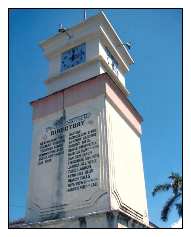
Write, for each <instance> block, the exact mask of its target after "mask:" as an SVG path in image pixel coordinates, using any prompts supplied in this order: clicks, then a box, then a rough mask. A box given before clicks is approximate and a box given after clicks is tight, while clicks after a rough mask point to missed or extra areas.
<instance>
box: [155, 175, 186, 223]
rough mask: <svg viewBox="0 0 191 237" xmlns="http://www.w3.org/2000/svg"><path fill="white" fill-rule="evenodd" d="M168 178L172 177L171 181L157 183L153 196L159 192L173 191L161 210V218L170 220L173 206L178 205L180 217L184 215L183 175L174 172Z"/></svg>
mask: <svg viewBox="0 0 191 237" xmlns="http://www.w3.org/2000/svg"><path fill="white" fill-rule="evenodd" d="M168 178H169V179H170V182H169V183H165V184H159V185H156V186H155V187H154V189H153V191H152V195H153V196H155V195H156V194H157V193H159V192H167V191H171V192H172V194H171V196H170V198H169V199H168V200H167V201H166V203H165V204H164V206H163V208H162V211H161V219H162V220H163V221H167V220H168V216H169V213H170V211H171V209H172V208H173V206H175V207H176V210H177V212H178V215H179V217H182V176H180V175H179V174H178V173H173V172H172V173H171V175H170V176H169V177H168ZM178 201H179V202H178ZM177 202H178V203H177Z"/></svg>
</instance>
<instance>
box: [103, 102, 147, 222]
mask: <svg viewBox="0 0 191 237" xmlns="http://www.w3.org/2000/svg"><path fill="white" fill-rule="evenodd" d="M106 117H107V127H108V129H107V131H108V151H109V161H110V167H109V168H110V170H109V173H110V187H111V192H112V193H113V192H114V191H115V190H116V191H117V192H118V194H119V196H120V199H121V201H122V202H123V203H124V204H126V205H127V206H129V207H130V208H132V209H134V210H135V211H137V212H139V213H140V214H142V215H143V216H145V214H146V213H147V202H146V193H145V183H144V171H143V165H142V153H141V143H140V137H139V136H138V135H137V134H136V133H135V132H134V131H133V130H132V128H131V127H130V126H129V125H128V123H127V122H126V121H125V120H124V119H123V118H122V117H121V116H120V114H119V113H118V112H116V110H115V109H114V108H113V106H112V105H111V104H110V103H109V102H108V101H106ZM111 202H112V207H113V208H114V209H116V208H117V205H118V204H117V201H116V198H115V197H114V195H112V200H111ZM146 219H147V218H146Z"/></svg>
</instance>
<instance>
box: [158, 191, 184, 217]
mask: <svg viewBox="0 0 191 237" xmlns="http://www.w3.org/2000/svg"><path fill="white" fill-rule="evenodd" d="M180 195H181V194H177V195H174V196H173V197H171V198H169V199H168V201H167V202H166V203H165V205H164V207H163V209H162V211H161V219H162V220H163V221H167V220H168V214H169V212H170V210H171V208H172V207H173V204H174V202H175V201H176V200H177V199H178V198H179V197H180Z"/></svg>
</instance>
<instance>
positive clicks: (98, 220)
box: [9, 211, 154, 229]
mask: <svg viewBox="0 0 191 237" xmlns="http://www.w3.org/2000/svg"><path fill="white" fill-rule="evenodd" d="M9 228H61V229H65V228H67V229H75V228H93V229H94V228H130V229H134V228H135V229H138V228H139V229H140V228H154V226H152V225H149V226H147V225H145V224H144V223H140V222H138V221H136V220H134V219H132V218H131V217H129V216H128V215H126V214H124V213H122V212H120V211H109V212H102V213H93V214H89V215H86V216H81V217H71V218H60V219H55V220H46V221H42V222H37V223H15V224H14V223H12V224H10V226H9Z"/></svg>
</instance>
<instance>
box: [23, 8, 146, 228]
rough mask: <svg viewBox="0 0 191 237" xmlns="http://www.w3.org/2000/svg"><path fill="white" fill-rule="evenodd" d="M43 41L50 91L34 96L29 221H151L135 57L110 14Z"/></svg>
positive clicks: (140, 224)
mask: <svg viewBox="0 0 191 237" xmlns="http://www.w3.org/2000/svg"><path fill="white" fill-rule="evenodd" d="M40 46H41V47H42V49H43V52H44V55H45V57H46V58H47V59H48V61H49V73H48V78H47V80H46V81H45V84H46V87H47V95H46V96H45V97H43V98H40V99H37V100H35V101H33V102H31V105H32V108H33V144H32V159H31V166H30V182H29V194H28V206H27V213H26V220H27V222H28V223H29V224H30V225H32V226H33V227H39V225H40V226H41V227H42V226H43V227H46V228H49V227H50V228H52V227H53V228H81V227H82V228H84V227H86V228H117V227H126V228H133V227H135V228H146V227H149V219H148V211H147V201H146V192H145V183H144V171H143V164H142V153H141V143H140V137H141V122H142V117H141V115H140V114H139V113H138V112H137V110H136V109H135V107H134V106H133V105H132V103H131V102H130V101H129V99H128V95H129V92H128V90H127V88H126V86H125V75H126V74H127V72H128V71H129V67H130V65H131V64H132V63H133V59H132V58H131V56H130V54H129V52H128V51H127V49H126V48H125V47H124V45H123V44H122V41H121V40H120V38H119V36H118V35H117V33H116V31H115V30H114V28H113V27H112V25H111V23H110V22H109V21H108V19H107V18H106V16H105V15H104V13H103V12H101V13H99V14H98V15H96V16H92V17H89V18H88V19H87V20H85V21H83V22H81V23H80V24H78V25H75V26H73V27H71V28H69V29H67V30H64V29H63V30H62V31H60V32H59V33H57V34H55V35H53V36H52V37H50V38H49V39H47V40H45V41H42V42H41V43H40Z"/></svg>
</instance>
